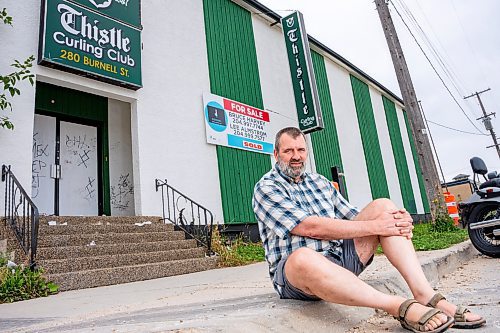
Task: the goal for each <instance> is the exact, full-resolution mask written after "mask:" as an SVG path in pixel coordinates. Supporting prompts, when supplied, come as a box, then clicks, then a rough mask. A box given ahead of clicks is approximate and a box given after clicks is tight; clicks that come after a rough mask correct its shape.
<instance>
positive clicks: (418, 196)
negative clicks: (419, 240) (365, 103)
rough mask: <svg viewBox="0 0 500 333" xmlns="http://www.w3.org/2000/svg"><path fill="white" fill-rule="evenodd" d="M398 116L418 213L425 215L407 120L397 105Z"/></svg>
mask: <svg viewBox="0 0 500 333" xmlns="http://www.w3.org/2000/svg"><path fill="white" fill-rule="evenodd" d="M396 114H397V116H398V123H399V127H400V129H401V139H402V140H403V147H404V150H405V155H406V162H407V163H408V171H409V172H410V179H411V187H412V189H413V195H414V196H415V204H416V206H417V213H418V214H424V213H425V212H424V205H423V203H422V195H421V194H420V187H419V186H418V178H417V171H416V169H415V163H414V161H413V154H412V152H411V146H410V140H409V138H408V131H407V129H406V123H405V118H404V115H403V110H401V107H400V106H399V105H397V104H396Z"/></svg>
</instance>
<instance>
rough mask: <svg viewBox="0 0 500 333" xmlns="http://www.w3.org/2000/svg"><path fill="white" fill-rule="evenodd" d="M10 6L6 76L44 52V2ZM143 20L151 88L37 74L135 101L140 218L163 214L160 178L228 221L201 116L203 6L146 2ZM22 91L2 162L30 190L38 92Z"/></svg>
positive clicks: (4, 137)
mask: <svg viewBox="0 0 500 333" xmlns="http://www.w3.org/2000/svg"><path fill="white" fill-rule="evenodd" d="M14 3H15V5H14ZM6 7H8V8H9V14H10V15H11V16H13V17H14V27H10V26H5V25H0V35H1V36H2V45H4V47H2V48H1V49H0V59H1V61H0V71H1V72H2V73H7V72H9V70H10V68H9V66H8V65H9V64H10V63H11V62H12V59H14V58H16V59H24V58H25V57H27V56H28V55H30V54H35V55H36V54H37V53H38V31H39V18H40V2H39V1H35V0H30V1H23V2H13V1H12V4H11V5H10V6H9V3H6ZM158 17H162V19H161V20H159V19H157V18H158ZM142 20H143V27H144V30H143V33H142V41H143V58H142V74H143V85H144V88H142V89H140V90H138V91H132V90H128V89H124V88H121V87H117V86H113V85H110V84H106V83H102V82H99V81H95V80H91V79H87V78H83V77H80V76H78V75H74V74H69V73H65V72H63V71H58V70H53V69H50V68H46V67H42V66H38V65H35V66H34V67H33V72H34V73H35V74H36V75H37V77H36V79H37V80H39V81H42V82H47V83H51V84H55V85H59V86H63V87H67V88H71V89H76V90H80V91H84V92H88V93H93V94H96V95H100V96H104V97H108V98H113V99H115V100H119V101H123V102H127V103H130V106H131V132H132V146H133V147H132V152H133V153H132V154H133V174H134V175H133V178H134V188H135V191H134V193H135V194H134V196H135V213H136V214H142V215H161V196H160V193H159V192H156V191H155V178H161V179H165V178H167V179H168V180H169V183H171V184H172V185H173V186H175V187H176V188H178V189H179V190H180V191H181V192H184V193H186V194H187V195H188V196H190V197H191V198H193V199H194V200H197V201H199V202H200V203H201V204H202V205H204V206H206V207H207V208H209V209H211V210H212V211H213V212H214V214H215V216H216V219H220V220H222V208H221V204H220V190H219V181H218V170H217V159H216V155H215V146H211V145H208V144H206V139H205V129H204V121H203V114H202V107H203V106H202V93H203V92H204V91H209V90H210V86H209V78H208V64H207V55H206V47H205V30H204V25H203V24H204V23H203V8H202V1H180V2H164V1H161V0H156V1H147V2H146V1H144V2H143V3H142ZM19 36H22V38H20V37H19ZM21 88H22V92H23V93H22V95H21V96H17V97H16V98H15V99H14V100H13V108H14V110H15V112H13V113H12V117H11V119H12V121H13V122H14V123H15V125H16V128H15V130H14V131H13V132H12V131H5V130H0V142H1V145H0V157H1V161H0V162H1V163H4V164H12V167H13V170H15V173H16V175H17V176H18V178H19V179H20V181H21V182H22V184H23V185H24V187H25V188H28V189H29V188H30V183H31V144H32V133H33V114H34V103H35V88H32V87H31V86H29V84H25V83H23V84H22V85H21ZM3 193H4V191H0V199H1V202H3Z"/></svg>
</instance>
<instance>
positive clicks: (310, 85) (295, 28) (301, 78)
mask: <svg viewBox="0 0 500 333" xmlns="http://www.w3.org/2000/svg"><path fill="white" fill-rule="evenodd" d="M281 26H282V27H283V36H284V37H285V45H286V51H287V54H288V64H289V66H290V74H291V76H292V85H293V92H294V96H295V105H296V107H297V115H298V119H299V128H300V129H301V130H302V131H303V132H304V133H310V132H314V131H317V130H321V129H322V128H323V119H322V115H321V108H320V104H319V98H318V90H317V88H316V79H315V77H314V70H313V65H312V60H311V51H310V49H309V42H308V39H307V33H306V29H305V27H304V19H303V18H302V14H301V13H300V12H298V11H296V12H293V13H292V14H290V15H288V16H285V17H283V18H282V19H281Z"/></svg>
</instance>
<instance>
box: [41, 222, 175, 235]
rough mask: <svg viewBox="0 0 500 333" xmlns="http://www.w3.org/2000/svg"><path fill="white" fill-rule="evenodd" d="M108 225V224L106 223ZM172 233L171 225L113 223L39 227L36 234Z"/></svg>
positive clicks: (172, 226)
mask: <svg viewBox="0 0 500 333" xmlns="http://www.w3.org/2000/svg"><path fill="white" fill-rule="evenodd" d="M108 223H109V222H108ZM162 231H174V225H173V224H170V223H168V224H164V223H161V224H160V223H156V224H150V225H147V224H146V225H143V226H137V225H134V224H124V223H114V224H111V223H109V224H73V225H54V226H49V225H40V227H39V229H38V234H39V236H40V237H43V236H45V235H69V234H95V233H103V234H109V233H146V232H162Z"/></svg>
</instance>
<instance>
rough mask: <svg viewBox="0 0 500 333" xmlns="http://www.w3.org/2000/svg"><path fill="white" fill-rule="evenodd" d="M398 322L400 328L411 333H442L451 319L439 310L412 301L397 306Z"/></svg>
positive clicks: (450, 322)
mask: <svg viewBox="0 0 500 333" xmlns="http://www.w3.org/2000/svg"><path fill="white" fill-rule="evenodd" d="M398 320H399V322H400V323H401V326H403V327H404V328H406V329H408V330H410V331H412V332H433V333H437V332H444V331H446V330H447V329H448V328H449V327H450V326H451V325H452V324H453V322H454V321H453V319H452V318H451V317H448V316H447V315H446V314H444V313H443V312H441V310H437V309H433V308H430V307H427V306H424V305H422V304H420V303H418V301H416V300H414V299H410V300H406V301H404V302H403V303H402V304H401V305H400V306H399V318H398Z"/></svg>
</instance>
